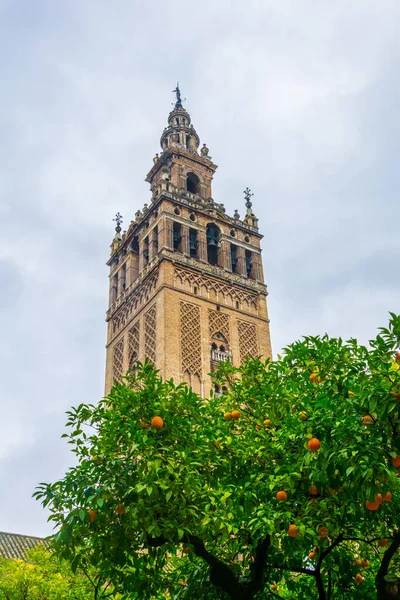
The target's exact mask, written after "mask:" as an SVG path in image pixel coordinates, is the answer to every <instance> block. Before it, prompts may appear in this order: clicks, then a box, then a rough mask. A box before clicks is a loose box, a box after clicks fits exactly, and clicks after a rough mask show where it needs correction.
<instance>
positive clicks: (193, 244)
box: [190, 242, 197, 252]
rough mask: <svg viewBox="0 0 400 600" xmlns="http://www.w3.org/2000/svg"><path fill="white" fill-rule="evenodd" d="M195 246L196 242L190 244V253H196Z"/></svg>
mask: <svg viewBox="0 0 400 600" xmlns="http://www.w3.org/2000/svg"><path fill="white" fill-rule="evenodd" d="M196 250H197V244H196V242H190V252H196Z"/></svg>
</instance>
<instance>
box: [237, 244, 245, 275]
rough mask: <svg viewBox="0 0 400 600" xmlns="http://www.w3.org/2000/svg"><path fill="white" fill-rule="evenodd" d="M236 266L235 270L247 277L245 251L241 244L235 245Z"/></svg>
mask: <svg viewBox="0 0 400 600" xmlns="http://www.w3.org/2000/svg"><path fill="white" fill-rule="evenodd" d="M237 257H238V266H237V269H236V272H237V273H239V274H240V275H244V277H247V270H246V251H245V249H244V248H242V246H238V247H237Z"/></svg>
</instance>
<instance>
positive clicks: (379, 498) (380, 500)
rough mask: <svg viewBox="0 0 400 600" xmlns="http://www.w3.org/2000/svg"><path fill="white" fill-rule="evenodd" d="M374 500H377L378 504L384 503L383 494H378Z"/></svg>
mask: <svg viewBox="0 0 400 600" xmlns="http://www.w3.org/2000/svg"><path fill="white" fill-rule="evenodd" d="M374 502H377V503H378V504H382V502H383V498H382V494H377V495H376V497H375V500H374Z"/></svg>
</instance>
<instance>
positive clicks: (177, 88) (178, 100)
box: [172, 82, 186, 108]
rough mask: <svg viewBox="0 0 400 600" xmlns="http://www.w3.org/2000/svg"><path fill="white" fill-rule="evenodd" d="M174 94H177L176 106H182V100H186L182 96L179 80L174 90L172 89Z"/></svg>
mask: <svg viewBox="0 0 400 600" xmlns="http://www.w3.org/2000/svg"><path fill="white" fill-rule="evenodd" d="M172 93H173V94H176V102H175V108H182V102H185V100H186V98H185V100H182V97H181V90H180V89H179V83H178V82H177V84H176V88H175V89H174V90H172Z"/></svg>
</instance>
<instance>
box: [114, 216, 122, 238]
mask: <svg viewBox="0 0 400 600" xmlns="http://www.w3.org/2000/svg"><path fill="white" fill-rule="evenodd" d="M113 221H115V222H116V224H117V225H116V227H115V231H116V232H117V233H121V223H122V215H120V214H119V212H117V214H116V215H115V219H113Z"/></svg>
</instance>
